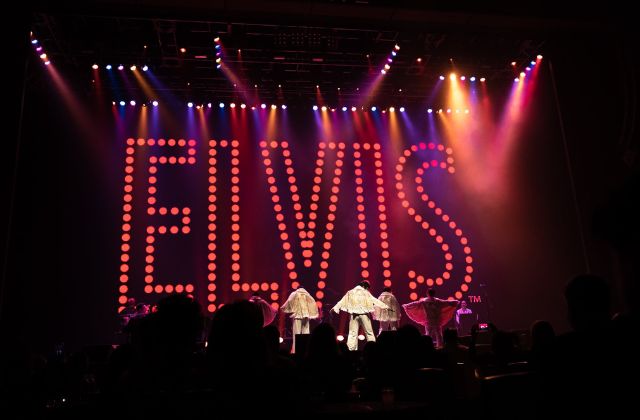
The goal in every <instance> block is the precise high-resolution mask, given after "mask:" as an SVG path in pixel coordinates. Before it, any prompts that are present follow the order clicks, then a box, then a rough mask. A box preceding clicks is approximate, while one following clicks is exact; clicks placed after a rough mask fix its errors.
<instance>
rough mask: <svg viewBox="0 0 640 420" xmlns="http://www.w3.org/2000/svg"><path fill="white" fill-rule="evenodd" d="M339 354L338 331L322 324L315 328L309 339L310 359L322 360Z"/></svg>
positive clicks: (329, 325)
mask: <svg viewBox="0 0 640 420" xmlns="http://www.w3.org/2000/svg"><path fill="white" fill-rule="evenodd" d="M337 354H338V346H337V344H336V331H335V330H334V329H333V327H332V326H331V324H327V323H324V322H323V323H322V324H320V325H318V326H317V327H315V328H314V329H313V331H312V332H311V337H310V338H309V348H308V357H310V358H322V357H327V356H335V355H337Z"/></svg>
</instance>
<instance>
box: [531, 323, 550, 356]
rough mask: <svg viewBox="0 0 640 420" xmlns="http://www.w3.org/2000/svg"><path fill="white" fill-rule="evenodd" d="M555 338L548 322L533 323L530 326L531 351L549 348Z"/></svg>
mask: <svg viewBox="0 0 640 420" xmlns="http://www.w3.org/2000/svg"><path fill="white" fill-rule="evenodd" d="M555 337H556V333H555V331H553V327H552V326H551V324H550V323H549V322H548V321H540V320H538V321H535V322H534V323H533V324H532V325H531V349H532V350H536V349H538V348H546V347H549V346H550V345H551V344H552V343H553V340H554V339H555Z"/></svg>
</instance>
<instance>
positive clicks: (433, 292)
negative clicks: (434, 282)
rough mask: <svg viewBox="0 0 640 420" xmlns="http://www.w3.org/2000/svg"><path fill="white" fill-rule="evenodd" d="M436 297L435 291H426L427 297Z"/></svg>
mask: <svg viewBox="0 0 640 420" xmlns="http://www.w3.org/2000/svg"><path fill="white" fill-rule="evenodd" d="M435 295H436V289H427V296H430V297H434V296H435Z"/></svg>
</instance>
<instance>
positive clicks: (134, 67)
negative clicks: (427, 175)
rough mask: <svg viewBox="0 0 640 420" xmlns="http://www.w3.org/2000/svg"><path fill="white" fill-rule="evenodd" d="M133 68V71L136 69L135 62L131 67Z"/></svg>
mask: <svg viewBox="0 0 640 420" xmlns="http://www.w3.org/2000/svg"><path fill="white" fill-rule="evenodd" d="M129 68H130V69H131V71H136V68H137V67H136V65H135V64H134V65H133V66H131V67H129Z"/></svg>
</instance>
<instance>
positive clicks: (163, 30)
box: [33, 0, 602, 103]
mask: <svg viewBox="0 0 640 420" xmlns="http://www.w3.org/2000/svg"><path fill="white" fill-rule="evenodd" d="M494 6H495V5H494ZM479 9H480V7H476V8H475V9H474V8H466V9H465V10H455V9H453V8H452V7H451V6H448V8H447V7H446V6H443V5H438V4H435V3H434V2H431V3H429V2H412V1H396V2H394V1H360V0H356V1H340V0H338V1H299V2H294V1H235V2H231V1H212V2H207V3H204V2H202V1H197V0H183V1H182V2H180V7H177V6H176V4H175V2H168V1H158V0H153V1H152V0H147V1H138V2H136V4H135V5H134V6H132V5H128V4H127V3H126V2H118V1H101V2H93V3H91V4H90V5H87V4H83V3H80V2H72V3H71V5H69V4H67V5H66V6H64V7H61V6H59V5H55V6H51V5H48V4H46V3H45V4H43V5H42V6H41V7H39V8H37V10H36V12H35V13H34V23H33V32H34V34H35V35H36V36H37V37H38V38H39V40H40V41H41V43H42V45H44V46H45V48H46V49H47V53H48V55H49V56H50V57H51V59H52V61H53V62H54V63H55V64H56V65H57V66H64V67H66V68H68V69H70V70H71V71H75V72H77V74H78V75H80V76H82V77H83V78H84V80H85V81H86V82H87V86H90V83H91V79H92V70H91V65H92V64H94V63H97V64H98V65H100V68H101V69H100V71H101V72H104V71H106V70H104V66H105V65H106V64H112V65H114V66H117V65H118V64H124V65H125V68H126V69H128V67H129V66H131V65H132V64H136V65H138V66H142V65H145V64H146V65H148V66H149V67H150V69H151V72H152V73H153V75H154V76H155V77H156V78H157V81H158V83H157V85H156V90H164V91H165V93H170V94H172V95H173V96H175V97H178V98H181V99H185V100H187V99H188V100H191V99H193V100H196V101H197V100H202V101H206V100H218V99H220V100H228V99H242V97H243V96H244V97H247V96H252V95H254V96H255V95H256V94H257V97H259V98H261V100H265V101H275V100H280V101H282V100H284V101H296V100H305V99H307V100H308V99H311V100H314V98H315V94H316V86H317V85H318V86H320V91H321V92H322V94H323V96H324V97H325V99H328V100H329V101H332V100H337V99H338V96H339V97H340V98H339V99H341V100H343V101H345V102H355V101H357V100H358V96H359V95H360V92H361V91H362V90H363V89H364V88H365V87H366V85H367V84H368V83H369V82H370V81H371V80H372V79H373V78H374V77H376V76H377V75H379V73H380V70H381V69H382V68H383V65H384V64H385V62H386V59H387V57H388V56H389V54H390V52H391V51H392V50H393V48H394V46H395V45H396V44H397V45H399V46H400V47H401V49H400V51H399V52H398V55H397V57H395V58H394V62H393V63H392V67H391V69H390V71H389V72H388V74H387V75H386V76H384V81H383V83H381V84H380V88H379V90H378V97H379V98H383V99H384V100H389V101H391V100H392V99H393V101H395V102H396V103H398V101H400V102H402V103H411V102H416V101H421V102H422V101H424V100H425V99H426V98H427V97H428V96H429V94H430V92H431V91H432V88H433V85H434V84H435V83H437V82H438V77H439V76H440V74H445V73H448V72H450V71H456V72H457V73H458V74H466V75H468V76H472V75H475V76H477V77H486V78H487V81H488V82H490V83H496V82H499V81H507V80H511V79H512V78H513V74H514V71H516V70H517V71H520V70H522V69H523V68H524V66H525V65H526V63H527V62H528V61H530V60H531V59H533V58H534V57H535V55H536V54H538V53H540V52H542V53H544V49H545V45H546V43H547V42H548V39H549V37H551V36H557V35H558V34H563V33H569V32H576V31H593V30H597V28H599V27H600V26H601V25H602V24H601V23H598V21H597V20H596V19H592V18H591V17H590V16H588V14H587V16H583V17H580V18H579V19H577V18H567V17H565V16H552V17H549V16H535V13H534V14H533V15H529V16H525V15H524V13H525V11H524V10H518V9H508V10H507V9H502V10H491V9H489V10H479ZM494 9H497V6H495V7H494ZM538 12H539V13H540V14H543V13H541V12H540V11H538ZM216 37H220V39H221V42H222V45H223V51H224V53H223V60H224V66H226V67H228V68H229V69H230V70H231V72H233V74H235V75H236V76H237V77H238V79H237V80H230V79H229V78H228V77H226V76H225V74H223V72H222V71H221V70H218V69H216V63H215V58H216V57H215V49H214V42H213V40H214V38H216ZM181 48H184V49H185V50H186V51H185V52H181ZM239 51H240V52H239ZM418 59H420V62H418ZM512 61H516V62H517V63H518V64H517V66H516V68H515V69H514V68H513V67H512V66H511V65H510V63H511V62H512ZM127 71H128V70H127ZM234 82H235V83H236V86H234ZM279 85H281V86H282V87H281V88H280V87H279ZM136 86H137V85H136ZM256 86H257V87H256ZM137 89H138V88H137V87H130V88H129V89H128V90H129V91H127V92H126V95H130V96H132V97H135V96H141V95H142V92H140V91H138V90H137ZM243 89H245V90H243ZM114 95H115V93H114ZM114 99H115V98H114Z"/></svg>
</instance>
